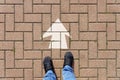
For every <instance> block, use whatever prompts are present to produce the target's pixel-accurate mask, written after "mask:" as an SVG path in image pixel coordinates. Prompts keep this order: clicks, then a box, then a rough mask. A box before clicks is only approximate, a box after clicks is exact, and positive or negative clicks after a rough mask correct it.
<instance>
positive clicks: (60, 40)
mask: <svg viewBox="0 0 120 80" xmlns="http://www.w3.org/2000/svg"><path fill="white" fill-rule="evenodd" d="M66 35H67V36H70V35H69V32H68V31H67V30H66V28H65V27H64V25H63V24H62V23H61V21H60V20H59V19H57V20H56V21H55V23H53V24H52V27H50V28H49V29H48V30H47V32H45V33H44V34H43V38H45V37H48V36H52V38H51V42H50V44H49V48H50V49H51V48H52V49H60V48H61V49H68V47H67V42H66Z"/></svg>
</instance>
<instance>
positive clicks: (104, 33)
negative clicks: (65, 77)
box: [0, 0, 120, 80]
mask: <svg viewBox="0 0 120 80" xmlns="http://www.w3.org/2000/svg"><path fill="white" fill-rule="evenodd" d="M57 18H59V19H60V20H61V21H62V23H63V24H64V26H65V27H66V29H67V30H68V31H69V32H70V34H71V36H72V38H68V37H67V42H68V46H69V49H65V50H63V49H58V50H55V49H48V46H49V42H50V38H51V37H48V38H45V39H43V37H42V35H43V33H44V32H45V31H46V30H47V29H48V28H49V27H50V26H51V24H52V23H53V22H54V21H55V20H56V19H57ZM68 50H69V51H71V52H73V54H74V57H75V75H76V77H77V80H120V0H0V80H42V77H43V76H44V70H43V66H42V60H43V58H44V57H45V56H48V55H49V56H51V57H52V58H53V62H54V65H55V70H56V72H57V75H58V79H59V80H62V78H61V77H62V75H61V73H62V71H61V69H62V65H63V56H64V53H65V52H66V51H68Z"/></svg>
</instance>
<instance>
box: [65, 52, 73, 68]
mask: <svg viewBox="0 0 120 80" xmlns="http://www.w3.org/2000/svg"><path fill="white" fill-rule="evenodd" d="M66 65H68V66H70V67H72V68H73V65H74V57H73V55H72V53H71V52H66V54H65V56H64V64H63V67H64V66H66Z"/></svg>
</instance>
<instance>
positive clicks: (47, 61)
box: [43, 52, 74, 73]
mask: <svg viewBox="0 0 120 80" xmlns="http://www.w3.org/2000/svg"><path fill="white" fill-rule="evenodd" d="M43 65H44V70H45V73H46V72H47V71H48V70H52V71H53V72H54V73H55V71H54V66H53V62H52V59H51V58H50V57H45V58H44V61H43ZM66 65H68V66H70V67H72V68H73V65H74V57H73V55H72V53H71V52H66V54H65V56H64V64H63V68H64V67H65V66H66Z"/></svg>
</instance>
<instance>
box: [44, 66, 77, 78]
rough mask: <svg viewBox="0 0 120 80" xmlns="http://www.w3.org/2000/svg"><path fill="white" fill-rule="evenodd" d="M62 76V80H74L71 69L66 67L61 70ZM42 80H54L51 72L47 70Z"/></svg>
mask: <svg viewBox="0 0 120 80" xmlns="http://www.w3.org/2000/svg"><path fill="white" fill-rule="evenodd" d="M62 76H63V80H76V78H75V75H74V72H73V69H72V68H71V67H70V66H68V65H66V66H65V67H64V68H63V70H62ZM43 80H56V77H55V74H54V73H53V71H51V70H49V71H48V72H47V73H46V74H45V76H44V78H43Z"/></svg>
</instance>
